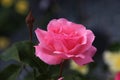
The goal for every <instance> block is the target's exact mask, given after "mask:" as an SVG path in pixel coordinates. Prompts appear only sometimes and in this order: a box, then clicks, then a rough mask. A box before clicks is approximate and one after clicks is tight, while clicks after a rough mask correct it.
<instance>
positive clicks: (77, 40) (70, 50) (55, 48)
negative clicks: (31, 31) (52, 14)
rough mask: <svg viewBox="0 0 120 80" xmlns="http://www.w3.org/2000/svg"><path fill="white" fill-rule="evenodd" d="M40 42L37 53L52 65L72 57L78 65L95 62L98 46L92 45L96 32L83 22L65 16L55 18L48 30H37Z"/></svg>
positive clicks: (36, 48) (36, 47) (36, 49)
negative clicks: (77, 22)
mask: <svg viewBox="0 0 120 80" xmlns="http://www.w3.org/2000/svg"><path fill="white" fill-rule="evenodd" d="M35 33H36V36H37V38H38V40H39V44H38V45H36V46H35V51H36V52H35V55H36V56H37V57H39V58H40V59H41V60H42V61H44V62H45V63H47V64H50V65H56V64H60V63H61V62H63V61H64V60H66V59H72V60H73V61H75V62H76V63H77V64H78V65H83V64H87V63H89V62H93V59H92V57H93V55H94V54H95V52H96V48H95V47H94V46H93V45H92V43H93V41H94V38H95V36H94V34H93V32H92V31H91V30H88V29H86V28H85V27H84V26H83V25H81V24H76V23H73V22H70V21H68V20H66V19H64V18H60V19H53V20H51V21H50V22H49V24H48V26H47V31H44V30H42V29H39V28H37V29H36V30H35Z"/></svg>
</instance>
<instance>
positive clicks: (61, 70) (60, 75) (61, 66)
mask: <svg viewBox="0 0 120 80" xmlns="http://www.w3.org/2000/svg"><path fill="white" fill-rule="evenodd" d="M63 63H64V61H63V62H62V63H61V64H60V73H59V78H60V77H62V72H63Z"/></svg>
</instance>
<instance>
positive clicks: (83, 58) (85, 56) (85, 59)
mask: <svg viewBox="0 0 120 80" xmlns="http://www.w3.org/2000/svg"><path fill="white" fill-rule="evenodd" d="M95 52H96V48H95V47H93V46H92V47H91V48H90V49H89V50H87V51H86V52H85V53H82V54H79V55H76V56H75V57H74V58H72V59H73V60H74V61H75V62H76V63H77V64H78V65H84V64H87V63H89V62H93V60H92V57H93V55H94V54H95Z"/></svg>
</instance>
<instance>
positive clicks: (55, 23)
mask: <svg viewBox="0 0 120 80" xmlns="http://www.w3.org/2000/svg"><path fill="white" fill-rule="evenodd" d="M85 29H86V28H85V27H84V26H83V25H81V24H76V23H73V22H70V21H68V20H67V19H64V18H60V19H58V20H57V19H53V20H51V21H50V22H49V24H48V27H47V30H48V31H49V32H55V33H56V32H57V33H60V32H64V33H66V34H70V33H71V32H75V31H77V32H79V33H80V34H81V33H84V31H85Z"/></svg>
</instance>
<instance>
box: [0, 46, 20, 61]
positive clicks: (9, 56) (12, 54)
mask: <svg viewBox="0 0 120 80" xmlns="http://www.w3.org/2000/svg"><path fill="white" fill-rule="evenodd" d="M0 59H2V60H4V61H9V60H16V61H20V60H19V55H18V52H17V49H16V47H15V45H13V46H12V47H10V48H8V49H7V50H6V51H5V52H3V53H1V54H0Z"/></svg>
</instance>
